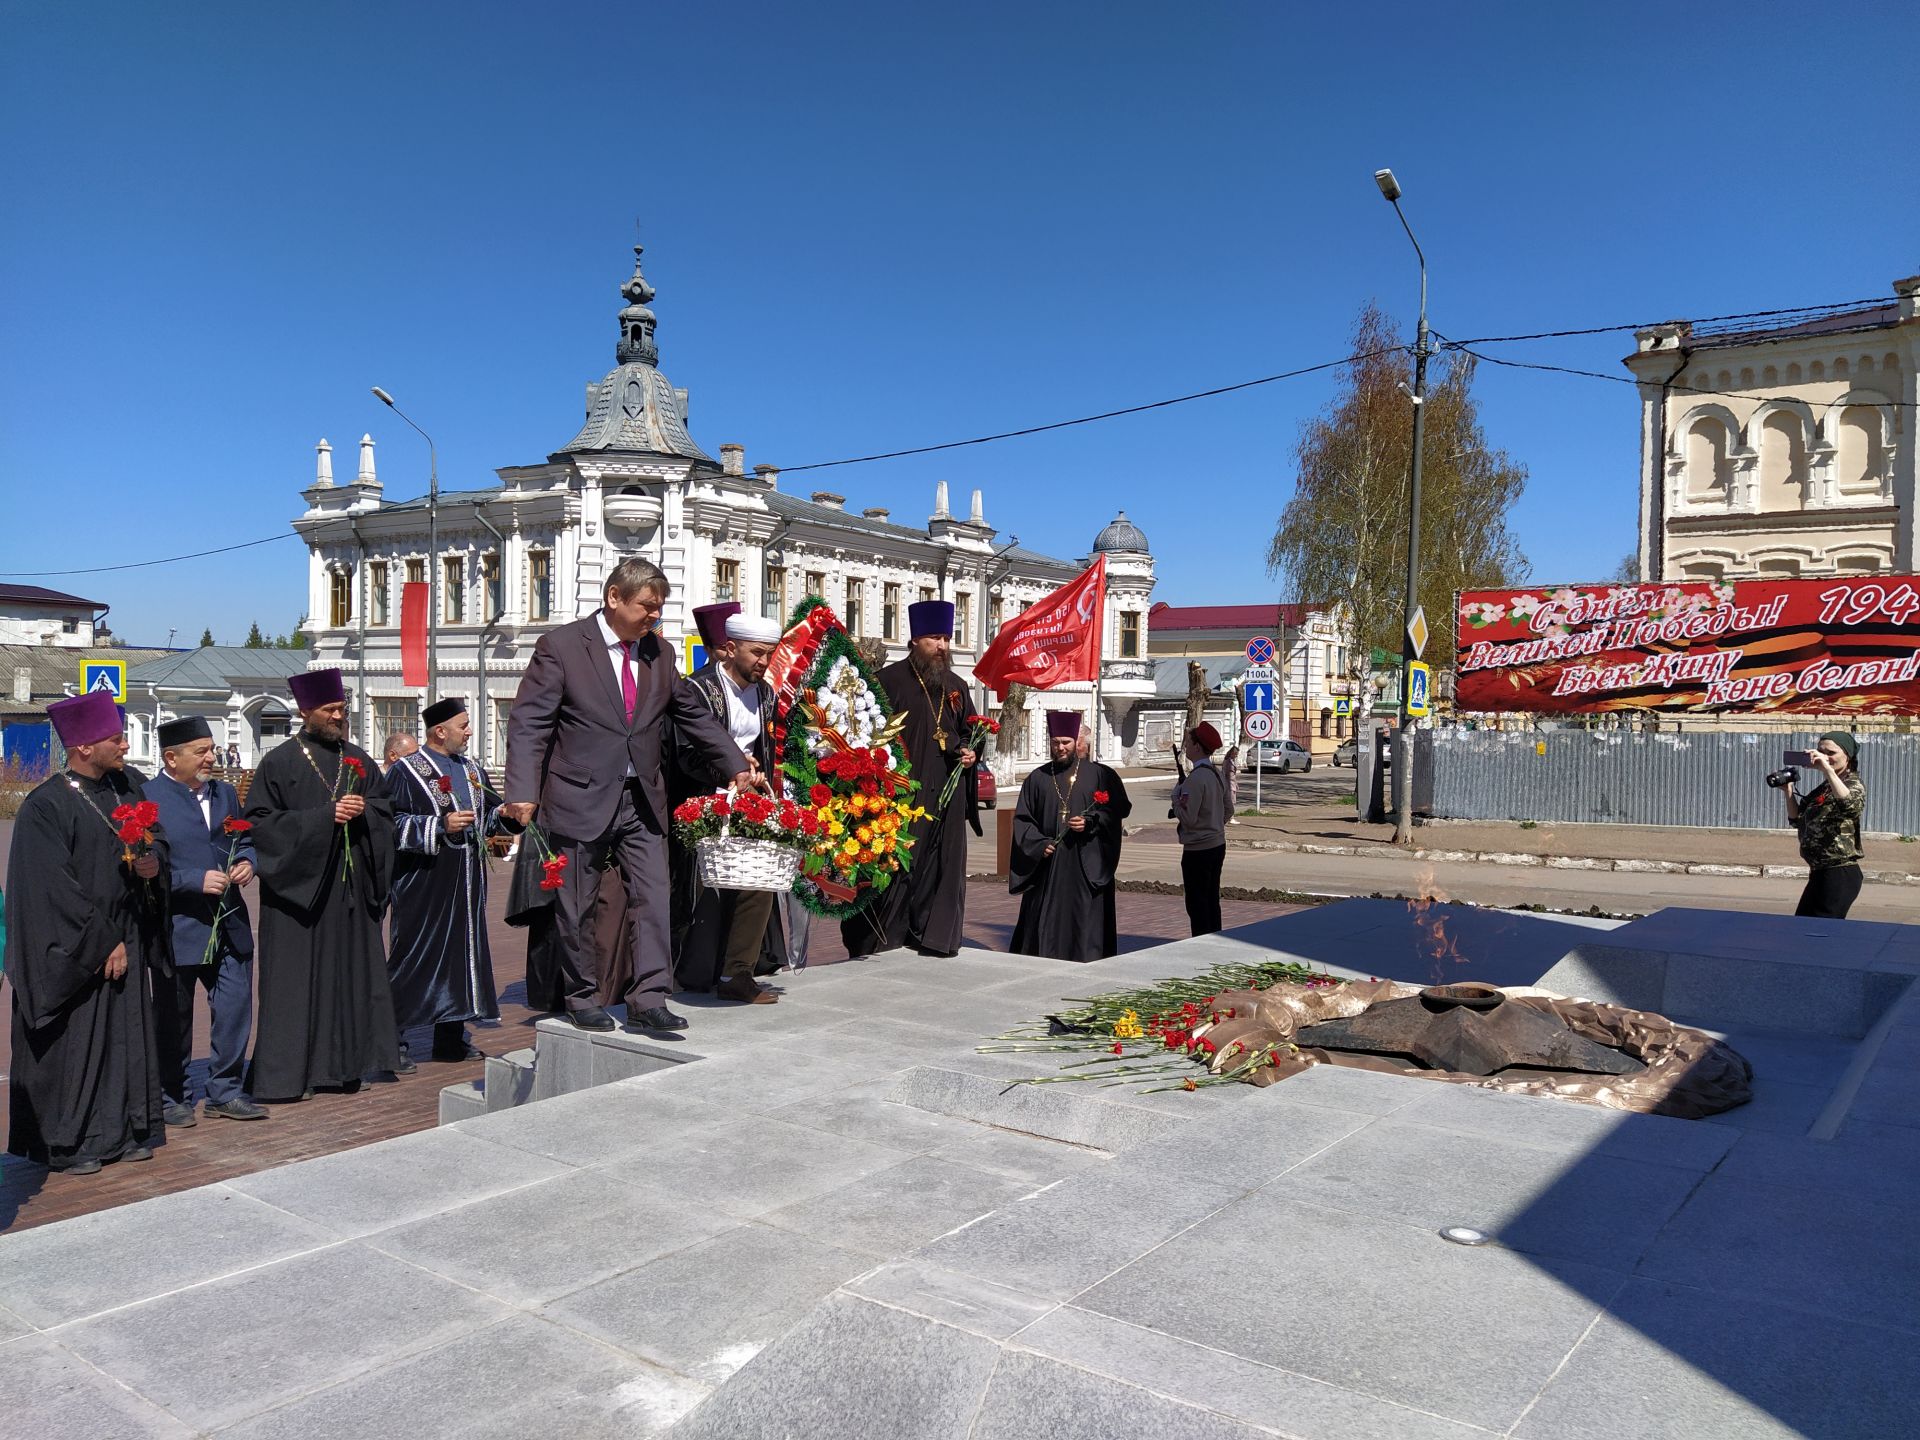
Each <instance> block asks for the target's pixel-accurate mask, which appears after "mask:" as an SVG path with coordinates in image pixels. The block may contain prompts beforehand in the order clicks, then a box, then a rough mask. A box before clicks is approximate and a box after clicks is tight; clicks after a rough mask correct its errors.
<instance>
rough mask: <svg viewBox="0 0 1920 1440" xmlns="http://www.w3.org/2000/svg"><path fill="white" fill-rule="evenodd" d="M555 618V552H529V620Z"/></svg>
mask: <svg viewBox="0 0 1920 1440" xmlns="http://www.w3.org/2000/svg"><path fill="white" fill-rule="evenodd" d="M552 618H553V552H552V551H550V550H529V551H528V552H527V619H529V620H550V619H552Z"/></svg>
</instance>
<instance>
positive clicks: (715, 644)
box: [693, 600, 740, 650]
mask: <svg viewBox="0 0 1920 1440" xmlns="http://www.w3.org/2000/svg"><path fill="white" fill-rule="evenodd" d="M739 613H740V604H739V602H738V601H736V600H722V601H719V602H717V603H715V604H712V605H696V606H694V607H693V623H694V624H695V625H697V626H698V627H699V628H700V643H701V644H702V645H704V646H706V647H707V649H709V650H718V649H719V648H720V647H721V646H722V645H724V644H726V643H727V617H728V616H729V615H738V614H739Z"/></svg>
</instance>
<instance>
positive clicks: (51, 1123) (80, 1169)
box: [5, 690, 173, 1175]
mask: <svg viewBox="0 0 1920 1440" xmlns="http://www.w3.org/2000/svg"><path fill="white" fill-rule="evenodd" d="M47 718H48V719H49V720H50V721H52V722H53V728H54V730H55V731H56V732H57V733H58V734H59V736H60V743H61V744H62V745H64V746H65V747H66V750H67V768H66V769H65V770H64V771H62V772H61V773H60V774H58V775H55V776H52V777H51V778H50V779H48V780H45V781H43V782H42V783H41V784H40V785H38V786H37V787H35V789H34V790H33V792H32V793H31V794H30V795H28V796H27V798H26V799H25V800H24V801H22V802H21V805H20V813H19V815H18V817H17V818H16V819H15V821H14V826H13V850H12V854H11V855H10V857H9V860H8V866H7V895H8V898H9V900H10V901H11V902H12V903H11V904H10V905H9V906H8V909H7V927H6V933H7V941H6V966H5V969H6V974H7V978H8V979H9V980H11V981H12V982H13V1061H12V1070H13V1073H12V1076H11V1080H10V1089H11V1092H12V1093H11V1100H12V1110H11V1123H10V1127H9V1129H8V1132H7V1148H8V1149H9V1150H11V1151H12V1152H13V1153H14V1154H15V1155H20V1156H24V1157H25V1158H26V1159H28V1160H32V1161H35V1162H37V1163H39V1164H42V1165H45V1166H47V1167H48V1168H50V1169H52V1170H56V1171H62V1172H64V1173H66V1174H68V1175H93V1174H97V1173H98V1172H99V1170H100V1167H101V1166H102V1165H104V1164H107V1163H108V1162H110V1161H114V1160H151V1159H152V1158H153V1150H152V1148H151V1147H152V1145H153V1143H154V1142H157V1141H158V1140H159V1139H160V1138H161V1137H162V1134H163V1130H164V1125H165V1122H164V1119H163V1115H164V1105H163V1102H162V1100H161V1096H160V1068H159V1057H158V1056H157V1054H156V1053H155V1050H154V1041H153V1013H152V1010H151V1007H150V1003H149V1000H148V995H149V991H148V978H149V974H151V975H152V976H153V977H154V978H155V979H156V981H158V982H160V983H167V984H171V983H172V978H171V977H172V971H173V964H172V958H171V954H170V949H169V942H168V933H167V887H166V883H165V882H164V881H163V880H161V879H160V877H161V876H162V875H165V874H166V873H167V845H166V838H165V836H164V834H163V833H162V832H161V831H160V829H159V828H158V823H157V821H156V822H155V823H154V824H153V826H152V828H150V830H149V832H148V833H149V835H150V837H151V838H150V839H149V840H134V839H123V838H122V829H123V826H126V825H127V824H128V821H126V820H116V819H114V815H113V812H114V811H115V810H117V809H119V808H120V807H122V806H131V805H138V804H140V803H142V802H144V801H145V798H146V796H145V792H144V790H143V789H142V777H141V776H140V775H139V773H138V772H137V771H132V770H128V769H127V768H126V756H127V746H126V740H125V736H124V734H123V730H124V722H123V721H122V719H121V718H120V710H119V707H118V706H117V705H115V704H114V700H113V696H112V695H111V694H109V693H108V692H107V691H105V690H90V691H88V692H87V693H86V694H84V695H76V696H74V697H72V698H71V699H67V700H57V701H55V702H54V703H53V704H51V705H49V706H48V707H47ZM132 824H133V825H134V826H138V824H139V821H138V820H137V819H135V820H133V821H132Z"/></svg>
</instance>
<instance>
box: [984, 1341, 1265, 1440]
mask: <svg viewBox="0 0 1920 1440" xmlns="http://www.w3.org/2000/svg"><path fill="white" fill-rule="evenodd" d="M1270 1433H1271V1432H1269V1431H1263V1430H1255V1429H1252V1428H1251V1427H1249V1426H1246V1425H1242V1424H1241V1423H1240V1422H1239V1421H1237V1420H1229V1419H1227V1418H1226V1417H1225V1416H1224V1415H1217V1414H1214V1413H1212V1412H1210V1411H1208V1410H1203V1409H1200V1408H1199V1407H1197V1406H1194V1405H1183V1404H1181V1403H1180V1402H1179V1401H1177V1400H1168V1399H1165V1398H1163V1397H1162V1396H1159V1395H1152V1394H1149V1393H1148V1392H1147V1391H1145V1390H1142V1389H1139V1388H1138V1387H1136V1386H1133V1385H1126V1384H1122V1383H1121V1382H1120V1381H1118V1380H1114V1379H1112V1378H1110V1377H1108V1376H1106V1375H1095V1374H1092V1373H1090V1372H1089V1371H1086V1370H1080V1369H1076V1368H1075V1367H1073V1366H1071V1365H1062V1364H1061V1363H1060V1362H1059V1361H1057V1360H1049V1359H1047V1358H1046V1357H1044V1356H1041V1355H1021V1354H1017V1353H1016V1354H1009V1355H1006V1356H1003V1357H1002V1358H1001V1361H1000V1364H999V1366H998V1368H997V1369H995V1371H994V1372H993V1382H992V1383H991V1384H990V1385H989V1386H988V1387H987V1398H986V1400H985V1402H984V1403H982V1405H981V1406H980V1418H979V1419H978V1420H977V1421H975V1422H974V1427H973V1431H972V1433H971V1435H970V1437H969V1440H1033V1437H1034V1436H1037V1435H1044V1436H1046V1437H1047V1440H1114V1437H1116V1436H1120V1435H1136V1434H1137V1435H1152V1436H1154V1437H1155V1440H1259V1437H1261V1436H1263V1435H1267V1434H1270Z"/></svg>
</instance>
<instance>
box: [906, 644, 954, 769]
mask: <svg viewBox="0 0 1920 1440" xmlns="http://www.w3.org/2000/svg"><path fill="white" fill-rule="evenodd" d="M907 668H908V669H910V670H912V671H913V678H914V679H915V680H917V681H919V682H920V696H921V698H922V699H924V700H925V701H926V702H927V713H928V714H929V715H931V716H932V717H933V743H934V744H935V745H937V746H939V747H940V748H941V749H942V750H944V749H946V748H947V691H946V687H945V686H942V687H941V689H940V705H939V708H938V709H935V708H934V704H933V692H932V691H931V690H929V689H927V680H926V677H925V676H924V675H922V674H921V673H920V667H919V666H918V665H915V664H914V663H913V662H912V661H911V660H909V661H908V662H907Z"/></svg>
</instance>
